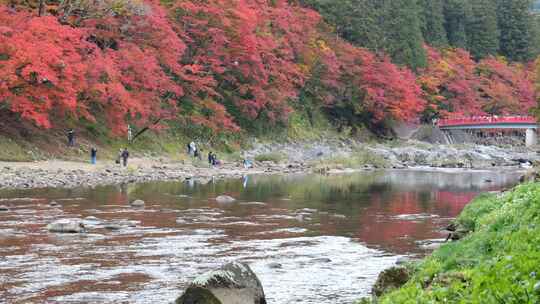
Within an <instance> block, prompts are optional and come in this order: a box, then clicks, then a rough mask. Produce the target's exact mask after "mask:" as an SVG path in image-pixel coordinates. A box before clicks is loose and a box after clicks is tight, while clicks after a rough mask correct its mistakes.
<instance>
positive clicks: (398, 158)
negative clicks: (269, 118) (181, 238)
mask: <svg viewBox="0 0 540 304" xmlns="http://www.w3.org/2000/svg"><path fill="white" fill-rule="evenodd" d="M265 155H273V157H274V158H275V155H278V156H279V158H278V159H273V160H272V161H257V159H260V158H264V157H261V156H265ZM244 156H245V157H246V158H248V159H252V160H255V161H254V162H253V164H254V167H253V168H250V169H245V168H244V167H243V166H242V163H241V162H240V161H237V162H229V163H227V162H226V163H225V164H224V165H222V166H219V167H216V168H213V167H210V166H208V165H204V164H202V165H199V166H194V165H192V164H184V163H180V162H172V161H168V160H151V159H135V160H134V161H132V162H131V165H130V166H129V167H128V168H123V167H120V166H118V165H115V164H114V163H113V162H112V161H109V162H107V161H103V162H100V163H101V164H98V165H97V166H92V165H89V164H86V163H80V162H79V163H78V162H64V161H47V162H35V163H2V162H0V189H2V188H8V189H28V188H44V187H60V188H75V187H95V186H100V185H112V184H125V183H140V182H149V181H186V180H198V181H200V182H203V183H204V182H207V181H210V180H212V179H221V178H240V177H242V176H244V175H246V174H291V173H292V174H294V173H312V172H319V173H320V172H323V173H328V172H347V171H354V170H364V169H384V168H394V169H406V168H415V167H433V168H472V169H489V168H501V167H511V168H519V167H520V166H521V167H527V166H530V165H531V164H534V163H538V162H540V155H539V154H537V153H536V152H535V151H533V150H527V149H525V148H499V147H489V146H478V145H459V146H451V145H436V144H427V143H420V142H416V141H408V142H401V143H397V142H395V143H391V144H364V143H359V142H354V141H351V140H335V139H331V140H325V141H317V142H303V143H283V144H275V143H274V144H256V145H255V147H254V148H253V149H252V150H250V151H246V152H244ZM351 160H352V161H351ZM321 167H323V169H329V170H321ZM336 169H337V170H336Z"/></svg>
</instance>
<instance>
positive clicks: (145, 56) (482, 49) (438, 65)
mask: <svg viewBox="0 0 540 304" xmlns="http://www.w3.org/2000/svg"><path fill="white" fill-rule="evenodd" d="M0 3H1V4H0V120H2V121H3V123H6V122H9V123H10V124H20V126H23V127H26V126H28V125H32V126H34V127H38V128H44V129H49V128H63V127H67V126H69V127H85V128H92V129H94V130H95V129H98V130H100V132H102V133H104V134H105V135H107V136H114V135H120V134H124V133H125V132H126V130H127V126H128V124H130V125H133V126H136V127H137V128H139V129H141V128H144V127H151V128H153V129H167V128H170V127H171V125H174V126H177V127H178V126H180V127H181V128H182V129H184V130H189V132H192V133H193V134H196V135H197V136H213V135H215V134H229V135H231V134H232V135H233V136H238V134H240V135H242V134H246V133H250V134H260V133H262V132H266V131H267V130H269V129H270V128H271V129H272V130H283V129H286V128H287V127H288V126H289V124H290V121H291V118H292V117H295V118H298V119H300V120H301V121H304V122H305V124H306V126H309V124H311V125H313V124H314V123H315V122H314V121H315V120H317V119H324V120H325V121H328V122H329V123H330V124H332V125H333V126H335V127H336V128H337V129H343V128H348V129H350V130H353V131H354V130H357V129H359V128H364V127H367V128H369V129H371V130H373V131H376V132H385V130H386V126H387V124H388V123H389V122H391V121H426V122H430V121H431V120H432V119H433V118H439V117H445V116H448V115H453V114H463V115H484V114H496V115H500V114H526V113H528V112H529V111H530V110H531V109H533V108H535V107H536V101H537V95H538V94H537V90H536V82H537V74H538V73H537V72H538V69H539V68H540V66H539V65H538V64H537V61H536V60H535V58H536V56H537V54H538V50H539V48H538V43H537V41H536V40H535V39H536V36H538V35H535V31H536V29H537V26H536V24H537V23H538V21H537V19H536V17H535V15H534V14H532V13H531V9H532V3H531V2H529V1H525V0H515V1H501V0H498V1H496V0H473V1H464V0H463V1H462V0H436V1H431V0H430V1H416V0H399V1H394V0H393V1H379V0H377V1H372V0H343V1H330V0H305V1H285V0H268V1H259V0H206V1H200V0H163V1H161V2H158V1H153V0H99V1H98V0H63V1H56V0H48V1H44V0H42V1H39V0H30V1H22V0H1V1H0ZM96 126H97V127H96ZM103 126H106V128H103Z"/></svg>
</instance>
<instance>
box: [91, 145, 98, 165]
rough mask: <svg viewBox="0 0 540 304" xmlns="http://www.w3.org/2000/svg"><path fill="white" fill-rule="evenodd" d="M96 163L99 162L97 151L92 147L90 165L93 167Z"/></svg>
mask: <svg viewBox="0 0 540 304" xmlns="http://www.w3.org/2000/svg"><path fill="white" fill-rule="evenodd" d="M96 161H97V149H96V148H95V147H92V149H90V163H91V164H92V165H95V164H96Z"/></svg>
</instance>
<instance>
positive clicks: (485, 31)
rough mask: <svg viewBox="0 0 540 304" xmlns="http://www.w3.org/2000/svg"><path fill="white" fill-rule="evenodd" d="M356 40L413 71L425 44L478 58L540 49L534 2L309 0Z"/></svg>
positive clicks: (524, 57) (522, 55) (526, 56)
mask: <svg viewBox="0 0 540 304" xmlns="http://www.w3.org/2000/svg"><path fill="white" fill-rule="evenodd" d="M304 1H305V2H306V3H307V4H308V5H310V6H311V7H313V8H315V9H316V10H318V11H319V12H320V13H321V14H322V15H323V16H324V18H325V19H326V20H327V21H328V22H330V23H332V24H335V26H336V31H337V32H338V33H339V34H340V35H341V36H342V37H343V38H345V39H347V40H349V41H351V42H353V43H354V44H356V45H358V46H362V47H366V48H368V49H371V50H373V51H384V52H386V53H388V54H389V55H390V56H391V57H392V58H393V59H394V61H395V62H396V63H400V64H406V65H408V66H410V67H411V68H413V69H416V68H418V67H424V66H426V64H427V61H426V54H425V51H424V50H423V48H422V45H423V44H424V43H427V44H429V45H431V46H435V47H458V48H464V49H466V50H468V51H469V52H471V53H472V55H473V57H474V58H475V59H477V60H478V59H483V58H486V57H488V56H490V55H501V56H505V57H506V58H507V59H508V60H510V61H528V60H532V59H533V58H535V57H536V56H537V55H538V53H539V51H540V44H539V41H538V38H537V36H538V34H539V33H540V32H539V25H538V19H539V18H538V17H537V16H536V15H535V14H533V13H532V11H533V4H536V5H538V3H537V1H532V0H397V1H396V0H343V1H332V0H304Z"/></svg>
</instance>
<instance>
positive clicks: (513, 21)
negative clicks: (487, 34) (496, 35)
mask: <svg viewBox="0 0 540 304" xmlns="http://www.w3.org/2000/svg"><path fill="white" fill-rule="evenodd" d="M532 5H533V2H532V0H512V1H508V0H498V5H497V17H498V25H499V30H500V33H501V35H500V53H501V55H503V56H506V57H507V58H508V59H510V60H511V61H527V60H530V59H531V58H532V57H533V56H534V54H533V53H534V45H533V39H532V38H533V37H532V29H533V27H534V26H536V24H535V23H534V22H535V20H534V19H533V16H532V12H531V9H532Z"/></svg>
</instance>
